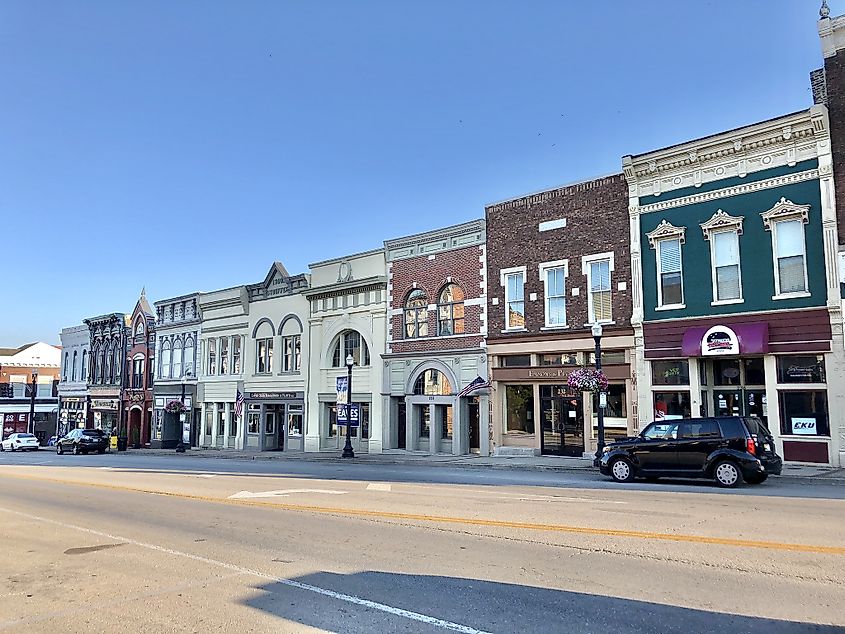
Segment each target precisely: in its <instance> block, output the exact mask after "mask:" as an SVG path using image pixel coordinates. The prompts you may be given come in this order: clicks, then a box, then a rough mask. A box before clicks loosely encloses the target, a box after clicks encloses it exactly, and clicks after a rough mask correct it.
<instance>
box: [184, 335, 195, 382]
mask: <svg viewBox="0 0 845 634" xmlns="http://www.w3.org/2000/svg"><path fill="white" fill-rule="evenodd" d="M195 355H196V352H195V350H194V338H193V337H192V336H190V335H188V336H187V337H186V338H185V350H184V354H183V355H182V357H183V359H184V363H185V374H190V375H192V376H193V375H194V359H195Z"/></svg>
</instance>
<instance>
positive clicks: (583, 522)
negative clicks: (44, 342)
mask: <svg viewBox="0 0 845 634" xmlns="http://www.w3.org/2000/svg"><path fill="white" fill-rule="evenodd" d="M843 525H845V482H843V481H841V480H840V481H835V480H831V481H821V480H813V479H808V478H803V479H801V478H783V479H775V478H771V479H770V480H769V481H768V482H766V483H764V484H763V485H760V486H755V487H751V486H749V487H742V488H740V489H737V490H722V489H718V488H715V487H714V486H712V485H710V484H709V483H703V482H692V481H690V482H680V481H673V482H668V483H663V482H659V483H656V484H654V483H645V482H643V483H636V484H634V485H619V484H616V483H613V482H611V481H609V480H607V479H605V478H602V477H601V476H599V475H598V474H596V473H595V472H592V471H587V470H575V471H571V472H543V471H539V472H536V471H524V472H523V471H515V470H495V469H489V470H485V469H462V468H456V467H448V466H443V467H431V466H418V465H378V464H355V463H353V464H345V463H334V462H326V461H322V462H319V461H317V462H314V461H308V460H296V461H293V460H292V461H282V460H280V461H242V460H209V459H207V458H193V457H190V456H152V455H144V454H143V453H137V452H136V453H129V454H106V455H103V456H98V455H92V456H56V455H55V454H54V453H52V452H47V451H41V452H37V453H31V454H17V453H16V454H10V453H4V454H0V540H2V541H0V543H2V544H3V549H2V551H0V561H2V562H3V563H2V565H0V630H9V631H20V632H59V631H61V632H209V631H219V632H230V631H231V632H315V631H318V632H325V631H328V632H446V631H457V632H567V633H569V632H572V633H576V634H578V633H586V632H604V631H613V632H622V633H627V632H684V633H690V632H705V631H706V632H712V631H719V632H755V633H756V632H767V633H769V632H776V633H780V632H786V633H792V632H845V627H843V626H845V610H843V609H842V606H843V605H845V567H843V565H842V564H843V563H845V531H843V530H842V526H843Z"/></svg>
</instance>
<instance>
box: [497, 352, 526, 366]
mask: <svg viewBox="0 0 845 634" xmlns="http://www.w3.org/2000/svg"><path fill="white" fill-rule="evenodd" d="M499 362H500V363H501V365H502V367H503V368H527V367H529V366H530V365H531V355H530V354H511V355H508V356H503V357H499Z"/></svg>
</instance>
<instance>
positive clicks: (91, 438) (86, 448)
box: [56, 429, 109, 455]
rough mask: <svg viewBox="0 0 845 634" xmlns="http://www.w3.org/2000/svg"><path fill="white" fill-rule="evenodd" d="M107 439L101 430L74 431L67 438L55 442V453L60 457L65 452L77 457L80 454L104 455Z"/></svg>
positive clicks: (107, 443) (107, 444)
mask: <svg viewBox="0 0 845 634" xmlns="http://www.w3.org/2000/svg"><path fill="white" fill-rule="evenodd" d="M108 446H109V437H108V436H107V435H106V433H105V432H103V430H102V429H74V430H72V431H71V432H70V433H69V434H68V435H67V436H64V437H62V438H59V439H58V440H57V441H56V453H57V454H59V455H61V454H63V453H64V452H66V451H69V452H71V453H73V454H76V455H79V454H81V453H91V452H93V451H96V452H97V453H106V448H107V447H108Z"/></svg>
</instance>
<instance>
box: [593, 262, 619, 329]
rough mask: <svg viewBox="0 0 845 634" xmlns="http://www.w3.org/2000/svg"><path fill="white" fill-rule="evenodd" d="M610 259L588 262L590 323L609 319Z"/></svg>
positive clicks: (610, 307) (610, 305)
mask: <svg viewBox="0 0 845 634" xmlns="http://www.w3.org/2000/svg"><path fill="white" fill-rule="evenodd" d="M610 268H611V267H610V260H609V259H607V260H595V261H593V262H590V268H589V273H588V275H587V277H588V279H589V285H590V298H589V304H590V306H589V309H590V323H596V322H600V321H611V320H612V319H613V315H612V300H611V292H610Z"/></svg>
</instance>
